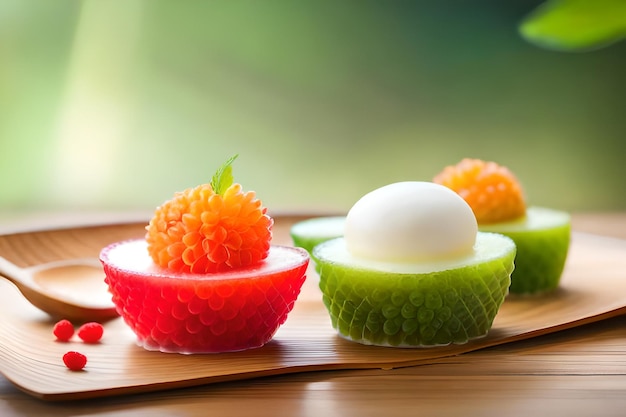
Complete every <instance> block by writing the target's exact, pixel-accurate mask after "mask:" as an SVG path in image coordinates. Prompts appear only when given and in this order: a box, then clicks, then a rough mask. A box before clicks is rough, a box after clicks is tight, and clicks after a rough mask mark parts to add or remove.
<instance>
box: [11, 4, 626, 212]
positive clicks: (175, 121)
mask: <svg viewBox="0 0 626 417" xmlns="http://www.w3.org/2000/svg"><path fill="white" fill-rule="evenodd" d="M540 3H541V1H530V0H510V1H501V0H492V1H484V0H483V1H469V0H468V1H460V0H459V1H417V0H416V1H394V0H388V1H367V0H362V1H348V0H343V1H323V0H320V1H252V0H250V1H241V0H231V1H160V0H143V1H138V0H125V1H118V0H107V1H99V0H88V1H67V0H56V1H47V0H43V1H32V0H26V1H21V0H3V1H2V2H0V60H1V64H0V211H36V210H71V211H76V210H136V209H139V210H141V209H148V210H151V209H152V208H154V207H155V206H157V205H158V204H160V203H161V202H163V201H164V200H166V199H169V198H170V197H171V196H172V195H173V193H174V191H176V190H182V189H184V188H187V187H191V186H195V185H197V184H200V183H203V182H208V181H210V178H211V176H212V174H213V172H214V170H215V169H216V168H217V167H218V166H219V165H220V164H221V163H222V162H223V161H225V160H226V159H227V158H228V157H230V156H231V155H233V154H235V153H238V154H239V158H238V159H237V160H236V161H235V164H234V167H233V168H234V175H235V180H236V181H237V182H240V183H242V184H243V185H244V188H246V189H249V190H255V191H256V192H257V194H258V196H259V197H260V198H261V199H262V200H263V201H264V203H265V204H266V206H268V207H269V208H270V210H271V211H272V212H274V213H277V212H293V211H306V212H338V211H345V210H347V209H349V207H350V206H351V205H352V204H353V203H354V202H355V201H356V200H357V199H358V198H359V197H360V196H361V195H363V194H365V193H366V192H368V191H370V190H372V189H374V188H377V187H379V186H382V185H384V184H387V183H390V182H395V181H402V180H430V179H431V178H432V177H433V176H434V175H435V174H436V173H437V172H439V171H440V170H441V169H442V168H443V167H444V166H446V165H450V164H454V163H456V162H458V161H459V160H460V159H461V158H463V157H476V158H482V159H490V160H495V161H497V162H499V163H501V164H504V165H507V166H509V168H510V169H512V170H513V171H514V172H515V173H516V174H517V176H518V177H519V179H520V180H521V181H522V183H523V185H524V188H525V190H526V195H527V199H528V201H529V203H531V204H535V205H544V206H551V207H558V208H561V209H566V210H570V211H599V210H625V209H626V192H625V191H626V190H625V186H624V179H626V163H625V160H624V159H625V156H626V153H625V152H624V150H625V149H626V133H625V132H626V110H625V109H626V105H625V98H626V77H625V75H626V44H625V43H624V42H621V43H617V44H614V45H611V46H610V47H606V48H601V49H598V50H594V51H589V52H584V53H565V52H557V51H551V50H546V49H541V48H539V47H537V46H535V45H532V44H530V43H529V42H527V41H525V40H524V39H523V38H522V37H521V36H520V34H519V32H518V25H519V22H520V21H521V20H522V19H523V18H524V16H526V15H527V14H528V13H530V12H531V10H533V9H534V8H535V7H536V6H537V5H538V4H540Z"/></svg>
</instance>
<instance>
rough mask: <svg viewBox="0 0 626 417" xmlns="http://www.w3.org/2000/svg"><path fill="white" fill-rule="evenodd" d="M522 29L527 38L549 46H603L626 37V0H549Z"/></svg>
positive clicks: (577, 49) (574, 48)
mask: <svg viewBox="0 0 626 417" xmlns="http://www.w3.org/2000/svg"><path fill="white" fill-rule="evenodd" d="M519 30H520V33H521V35H522V36H523V37H524V38H525V39H526V40H527V41H528V42H530V43H532V44H534V45H537V46H539V47H542V48H546V49H553V50H559V51H570V52H583V51H589V50H593V49H599V48H603V47H606V46H608V45H610V44H613V43H615V42H618V41H620V40H622V39H624V38H625V37H626V0H548V1H547V2H546V3H544V4H542V5H541V6H539V7H538V8H537V9H535V10H534V11H533V12H532V13H531V14H530V15H529V16H527V17H526V18H525V19H524V20H523V21H522V22H521V24H520V27H519Z"/></svg>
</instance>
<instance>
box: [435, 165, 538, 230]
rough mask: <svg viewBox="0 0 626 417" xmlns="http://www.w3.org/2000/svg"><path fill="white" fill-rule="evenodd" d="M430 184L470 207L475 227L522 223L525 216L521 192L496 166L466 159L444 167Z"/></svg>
mask: <svg viewBox="0 0 626 417" xmlns="http://www.w3.org/2000/svg"><path fill="white" fill-rule="evenodd" d="M433 182H435V183H437V184H441V185H444V186H446V187H448V188H450V189H452V190H453V191H456V192H457V193H458V194H459V195H460V196H461V197H463V199H464V200H465V201H466V202H467V203H468V204H469V206H470V207H471V208H472V211H473V212H474V215H475V216H476V221H477V222H478V224H493V223H499V222H503V221H511V220H515V219H521V218H523V217H524V216H525V215H526V202H525V198H524V192H523V189H522V187H521V185H520V183H519V181H518V180H517V178H516V177H515V175H513V173H512V172H511V171H510V170H509V169H508V168H506V167H504V166H502V165H499V164H497V163H496V162H490V161H483V160H480V159H471V158H465V159H463V160H461V161H460V162H459V163H458V164H456V165H451V166H447V167H445V168H444V169H443V171H441V172H440V173H439V174H437V175H436V176H435V177H434V178H433Z"/></svg>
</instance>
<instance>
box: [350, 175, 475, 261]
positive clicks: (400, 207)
mask: <svg viewBox="0 0 626 417" xmlns="http://www.w3.org/2000/svg"><path fill="white" fill-rule="evenodd" d="M344 227H345V229H344V238H345V242H346V249H347V250H348V252H349V253H350V254H351V255H352V256H353V257H356V258H365V259H371V260H377V261H391V262H419V261H428V260H438V259H445V258H452V257H456V256H464V255H467V254H470V253H471V252H472V251H473V248H474V244H475V243H476V235H477V232H478V225H477V222H476V217H475V216H474V213H473V212H472V209H471V208H470V206H469V205H468V204H467V203H466V202H465V200H463V198H461V197H460V196H459V195H458V194H457V193H455V192H454V191H452V190H450V189H449V188H447V187H445V186H443V185H439V184H435V183H432V182H424V181H404V182H397V183H393V184H389V185H386V186H383V187H381V188H378V189H376V190H374V191H372V192H370V193H368V194H366V195H364V196H363V197H361V199H359V200H358V201H357V202H356V203H355V204H354V206H353V207H352V208H351V209H350V211H349V212H348V215H347V216H346V221H345V226H344Z"/></svg>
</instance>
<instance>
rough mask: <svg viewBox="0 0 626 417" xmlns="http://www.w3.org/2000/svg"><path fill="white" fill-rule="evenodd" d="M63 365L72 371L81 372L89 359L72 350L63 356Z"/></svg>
mask: <svg viewBox="0 0 626 417" xmlns="http://www.w3.org/2000/svg"><path fill="white" fill-rule="evenodd" d="M63 363H65V366H67V367H68V368H69V369H70V370H72V371H80V370H82V369H83V368H84V367H85V365H86V364H87V357H86V356H85V355H83V354H82V353H79V352H74V351H72V350H71V351H69V352H67V353H66V354H65V355H63Z"/></svg>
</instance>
